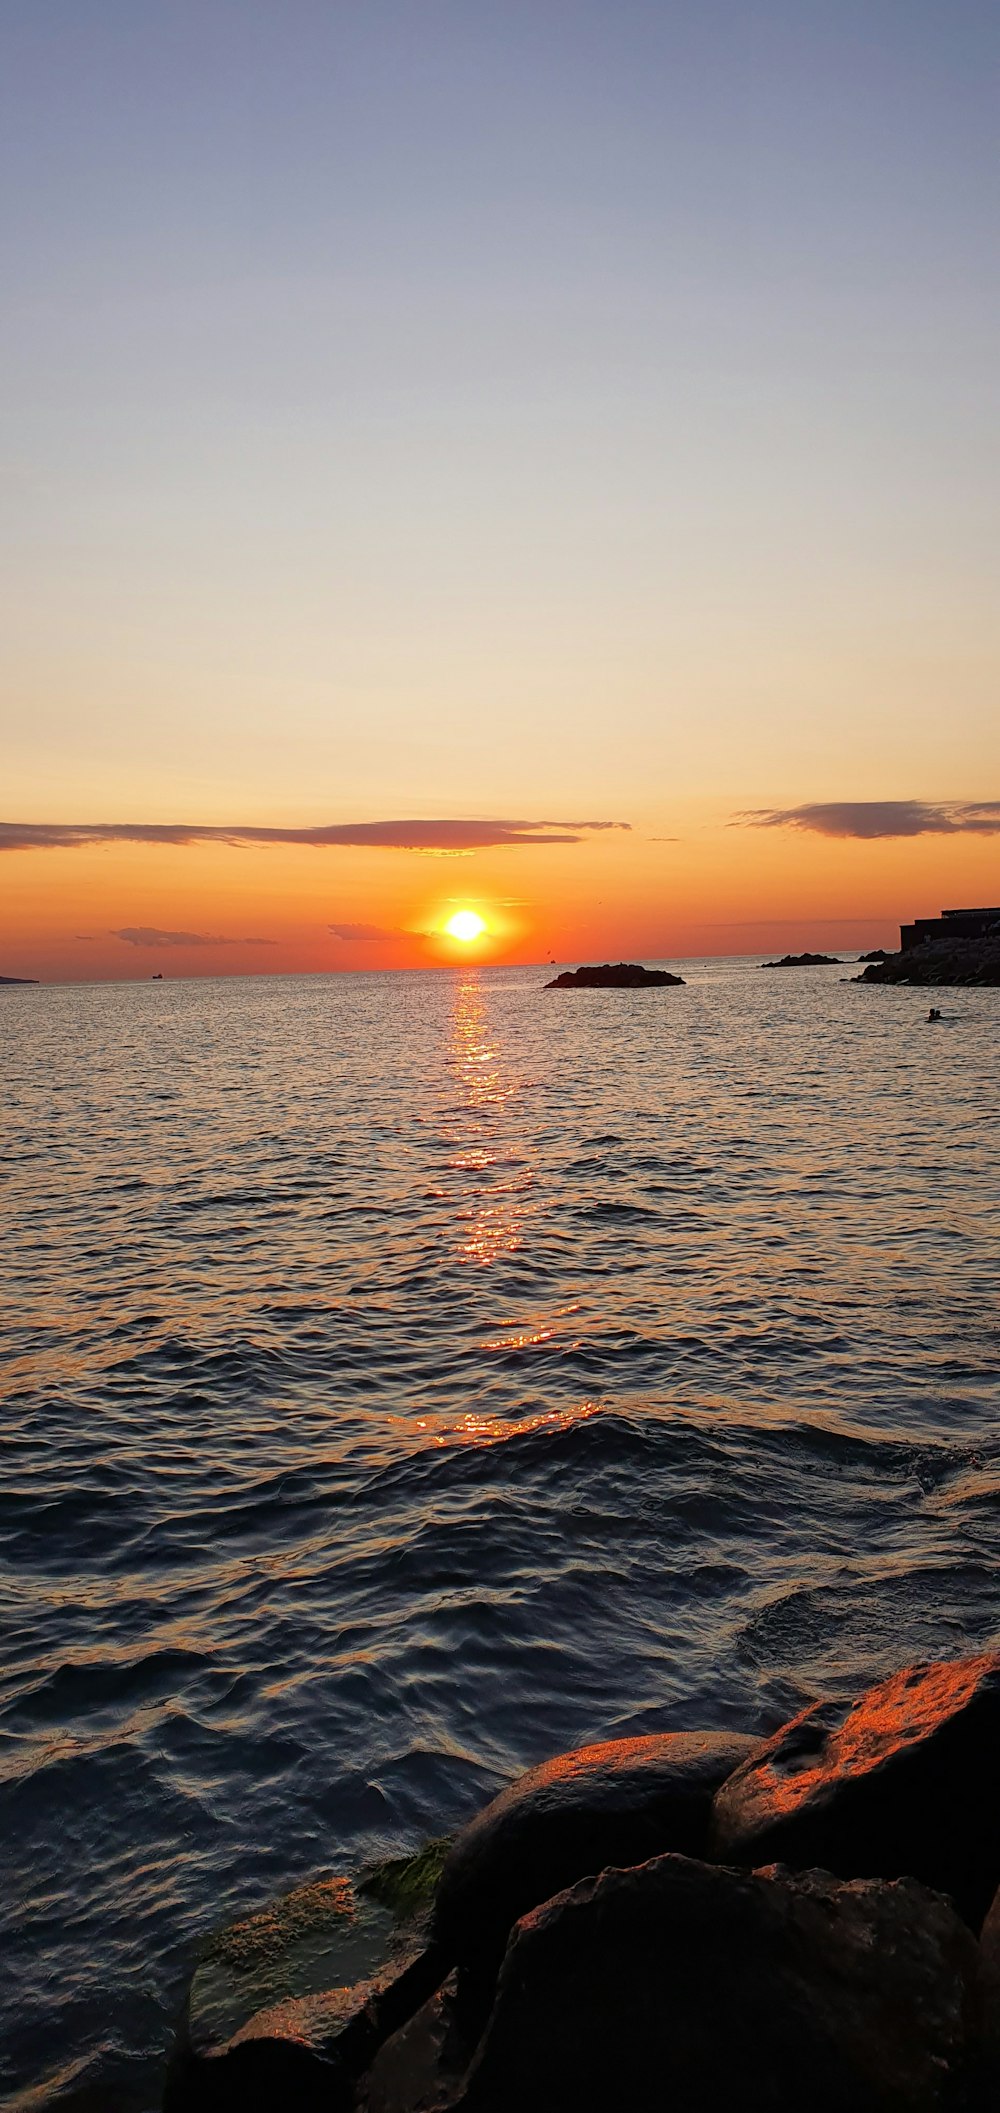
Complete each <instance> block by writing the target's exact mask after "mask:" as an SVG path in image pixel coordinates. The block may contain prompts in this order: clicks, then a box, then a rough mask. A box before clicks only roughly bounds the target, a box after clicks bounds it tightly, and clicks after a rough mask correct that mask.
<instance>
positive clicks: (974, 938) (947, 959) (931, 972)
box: [854, 909, 1000, 990]
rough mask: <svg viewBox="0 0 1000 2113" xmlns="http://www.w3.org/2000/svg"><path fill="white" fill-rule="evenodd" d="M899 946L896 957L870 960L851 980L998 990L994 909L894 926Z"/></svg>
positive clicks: (999, 921)
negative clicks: (897, 933)
mask: <svg viewBox="0 0 1000 2113" xmlns="http://www.w3.org/2000/svg"><path fill="white" fill-rule="evenodd" d="M899 942H900V943H899V952H898V953H896V954H886V956H885V958H884V959H883V960H882V961H872V962H870V963H869V965H868V967H867V968H866V969H865V970H864V972H863V974H862V975H860V976H855V978H854V981H855V982H856V983H913V984H916V985H917V986H918V987H922V988H924V989H926V988H928V987H931V988H937V987H939V986H945V985H946V986H958V985H963V984H964V985H969V986H971V987H973V988H975V987H978V988H979V989H986V990H997V989H1000V909H992V910H942V912H941V915H940V917H917V918H916V919H915V920H914V922H913V923H912V924H904V925H901V926H900V933H899Z"/></svg>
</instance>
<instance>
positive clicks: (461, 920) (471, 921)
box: [445, 910, 486, 941]
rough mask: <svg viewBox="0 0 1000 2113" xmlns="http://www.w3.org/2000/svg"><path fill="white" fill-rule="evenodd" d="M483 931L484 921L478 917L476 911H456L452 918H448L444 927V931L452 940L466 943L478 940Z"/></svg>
mask: <svg viewBox="0 0 1000 2113" xmlns="http://www.w3.org/2000/svg"><path fill="white" fill-rule="evenodd" d="M485 930H486V919H485V917H480V915H479V912H478V910H456V911H455V915H454V917H449V919H448V922H447V924H446V925H445V931H446V932H449V933H450V934H451V937H452V939H464V940H466V941H468V940H470V939H478V938H479V936H480V934H481V933H482V932H485Z"/></svg>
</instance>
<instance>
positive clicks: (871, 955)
mask: <svg viewBox="0 0 1000 2113" xmlns="http://www.w3.org/2000/svg"><path fill="white" fill-rule="evenodd" d="M888 958H889V949H888V947H887V946H873V947H869V950H868V952H867V954H859V955H858V960H859V961H887V960H888Z"/></svg>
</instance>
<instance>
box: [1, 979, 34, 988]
mask: <svg viewBox="0 0 1000 2113" xmlns="http://www.w3.org/2000/svg"><path fill="white" fill-rule="evenodd" d="M0 983H32V984H34V985H35V986H36V988H37V985H38V977H37V976H0Z"/></svg>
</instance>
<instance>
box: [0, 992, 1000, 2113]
mask: <svg viewBox="0 0 1000 2113" xmlns="http://www.w3.org/2000/svg"><path fill="white" fill-rule="evenodd" d="M666 965H669V966H673V967H675V968H679V971H680V973H681V974H683V977H684V985H683V988H670V989H663V988H661V989H647V990H638V991H584V990H571V991H550V990H546V989H545V987H544V986H545V982H546V975H547V974H548V973H551V971H546V970H545V969H543V968H516V969H509V968H474V967H471V968H468V969H465V968H457V969H455V970H437V971H427V972H413V973H397V974H390V973H383V974H353V975H351V974H343V975H330V976H324V975H315V976H304V977H284V978H283V977H270V978H269V977H253V978H240V977H232V978H227V979H225V980H212V979H204V980H198V981H174V980H172V979H171V978H170V977H169V976H167V977H166V978H165V979H164V980H163V981H162V982H159V981H157V982H154V981H148V982H131V983H117V984H105V985H64V986H52V987H47V988H45V987H40V988H38V989H18V988H9V989H7V990H4V991H0V1043H2V1079H3V1136H2V1175H3V1188H4V1232H3V1244H2V1256H3V1309H2V1328H3V1339H4V1349H3V1366H2V1375H0V1418H2V1442H3V1472H2V1477H0V1559H2V1577H0V1604H2V1637H3V1642H2V1685H0V1776H2V1781H0V1841H2V1843H3V1849H2V1852H0V1854H2V1863H3V1883H2V1886H0V1923H2V1928H0V1949H2V1954H3V1959H4V1971H3V1974H2V1976H0V1987H2V1991H3V1994H2V2001H3V2017H2V2022H0V2043H2V2055H0V2102H2V2104H3V2106H4V2107H5V2108H7V2109H18V2113H27V2109H29V2108H30V2109H32V2113H35V2109H39V2108H42V2107H45V2106H48V2105H52V2106H56V2105H58V2106H69V2105H72V2104H77V2105H79V2106H80V2107H83V2106H88V2107H100V2108H101V2109H105V2108H107V2109H115V2108H121V2109H123V2113H124V2109H130V2113H131V2109H134V2113H152V2109H154V2108H155V2107H156V2105H157V2102H158V2097H159V2091H160V2087H161V2080H162V2069H163V2062H164V2057H165V2052H166V2050H167V2048H168V2046H169V2043H170V2037H171V2033H172V2029H173V2025H174V2021H175V2019H176V2016H177V2013H178V2010H179V2007H180V2003H181V2000H182V1996H183V1991H184V1986H185V1978H186V1975H187V1973H188V1971H189V1969H190V1965H191V1961H192V1958H193V1956H194V1954H195V1951H196V1947H197V1946H198V1944H199V1942H200V1940H201V1939H202V1938H203V1937H204V1935H205V1933H206V1932H207V1931H209V1930H210V1929H212V1928H213V1927H215V1926H217V1925H218V1924H219V1923H220V1922H224V1921H226V1920H228V1919H230V1918H232V1917H237V1916H241V1915H243V1914H245V1913H247V1912H248V1911H250V1910H252V1909H254V1908H255V1907H257V1906H259V1905H260V1904H261V1903H262V1902H264V1901H265V1900H266V1899H267V1898H268V1896H269V1895H272V1894H274V1893H276V1892H280V1891H283V1890H285V1889H286V1888H288V1887H290V1886H292V1885H294V1884H296V1883H298V1882H301V1881H303V1880H305V1879H307V1878H309V1877H312V1876H314V1875H317V1874H319V1873H328V1872H346V1873H350V1872H352V1871H355V1870H356V1869H357V1868H358V1867H359V1866H360V1865H361V1864H363V1863H364V1862H366V1861H367V1860H369V1859H371V1858H372V1857H373V1856H380V1855H384V1854H386V1853H389V1852H393V1851H402V1850H404V1849H407V1848H411V1847H416V1846H417V1845H418V1844H419V1843H421V1842H422V1841H423V1840H425V1839H426V1838H427V1837H429V1836H440V1835H442V1834H447V1833H449V1832H450V1831H452V1830H453V1829H454V1828H456V1827H457V1826H459V1825H461V1823H462V1822H463V1821H464V1820H465V1819H467V1818H468V1817H469V1815H470V1814H472V1813H473V1812H475V1811H476V1810H477V1808H479V1807H480V1806H481V1805H482V1804H483V1803H484V1802H485V1801H486V1800H487V1799H488V1798H489V1797H490V1796H491V1795H492V1794H493V1793H494V1792H496V1791H497V1790H498V1789H499V1788H500V1787H501V1785H503V1784H504V1783H505V1782H506V1781H508V1780H509V1778H510V1777H511V1776H512V1775H513V1774H515V1773H516V1771H518V1770H520V1769H523V1768H526V1767H528V1766H529V1765H531V1764H532V1763H534V1762H537V1761H539V1760H541V1759H542V1758H544V1757H545V1756H548V1755H551V1754H554V1753H558V1752H559V1751H561V1750H563V1749H565V1748H568V1747H571V1746H574V1745H577V1744H580V1743H583V1742H586V1741H591V1740H597V1739H605V1738H608V1737H615V1736H621V1735H625V1734H630V1733H644V1732H654V1731H669V1730H675V1729H676V1730H683V1729H700V1728H705V1727H726V1726H729V1727H739V1728H745V1729H748V1730H757V1729H759V1730H761V1731H765V1730H770V1729H772V1728H773V1727H776V1726H777V1725H778V1724H780V1723H782V1722H783V1721H784V1720H785V1719H786V1718H787V1717H788V1716H789V1715H791V1714H792V1713H793V1712H794V1711H795V1710H797V1709H799V1708H800V1707H801V1706H802V1705H803V1704H805V1703H806V1702H808V1701H810V1700H811V1699H813V1698H814V1697H817V1696H847V1695H850V1694H851V1693H853V1692H855V1691H857V1690H858V1689H859V1688H860V1687H861V1686H863V1685H864V1683H866V1682H867V1681H869V1680H871V1679H872V1678H873V1677H876V1676H878V1675H879V1674H881V1673H883V1672H885V1671H887V1670H888V1669H890V1668H892V1667H894V1666H896V1665H899V1664H900V1663H903V1662H905V1661H906V1660H908V1659H911V1658H919V1657H927V1656H938V1655H942V1656H948V1655H954V1654H958V1653H961V1652H963V1651H967V1650H971V1649H974V1648H977V1647H981V1646H985V1645H987V1644H989V1643H991V1642H994V1641H996V1640H997V1638H998V1635H1000V1567H998V1558H1000V1420H998V1408H1000V1300H998V1285H1000V1067H998V1043H1000V991H990V990H961V991H946V992H943V993H932V994H931V995H932V996H934V997H935V999H936V1001H937V1002H938V1003H939V1004H940V1005H941V1008H942V1011H943V1012H944V1014H945V1017H944V1019H943V1020H942V1021H940V1022H939V1023H937V1024H933V1025H932V1024H929V1023H928V1022H927V1017H926V1016H927V1010H928V993H927V992H926V991H920V990H909V989H905V988H899V987H896V988H893V987H880V986H871V987H869V986H863V985H859V984H858V983H857V982H856V981H855V980H854V979H855V978H856V977H857V975H858V973H859V971H858V969H857V968H856V966H854V965H853V964H845V965H842V966H838V967H834V968H812V969H785V970H774V969H765V968H762V967H761V965H760V962H759V960H758V959H754V960H745V959H740V960H723V961H718V960H713V961H691V962H684V963H681V964H666Z"/></svg>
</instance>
